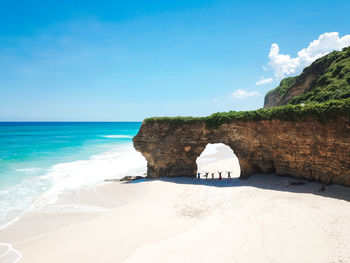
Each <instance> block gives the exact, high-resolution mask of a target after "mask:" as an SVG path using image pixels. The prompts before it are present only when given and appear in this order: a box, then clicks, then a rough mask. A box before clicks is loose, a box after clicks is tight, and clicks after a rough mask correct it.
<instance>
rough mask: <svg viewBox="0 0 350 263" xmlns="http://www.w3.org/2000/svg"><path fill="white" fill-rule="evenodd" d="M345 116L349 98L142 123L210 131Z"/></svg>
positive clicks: (159, 119) (348, 106) (349, 108)
mask: <svg viewBox="0 0 350 263" xmlns="http://www.w3.org/2000/svg"><path fill="white" fill-rule="evenodd" d="M338 116H345V117H347V118H349V119H350V98H348V99H343V100H330V101H327V102H323V103H317V102H311V103H308V104H306V105H300V104H299V105H292V104H287V105H284V106H279V107H274V108H269V109H266V108H262V109H258V110H253V111H229V112H217V113H214V114H212V115H210V116H207V117H154V118H147V119H145V120H144V123H156V122H159V123H164V122H166V123H169V124H172V125H182V124H189V123H196V122H205V123H206V126H207V127H208V128H210V129H213V128H214V129H215V128H218V127H220V126H221V125H222V124H225V123H229V122H232V121H238V120H239V121H255V120H256V121H260V120H273V119H278V120H288V121H293V120H302V119H306V118H308V117H313V118H315V119H317V120H318V121H321V122H324V121H327V120H330V119H335V118H337V117H338Z"/></svg>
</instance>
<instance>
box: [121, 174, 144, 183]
mask: <svg viewBox="0 0 350 263" xmlns="http://www.w3.org/2000/svg"><path fill="white" fill-rule="evenodd" d="M140 179H145V177H143V176H132V175H127V176H124V177H123V178H121V179H120V181H121V182H130V181H135V180H140Z"/></svg>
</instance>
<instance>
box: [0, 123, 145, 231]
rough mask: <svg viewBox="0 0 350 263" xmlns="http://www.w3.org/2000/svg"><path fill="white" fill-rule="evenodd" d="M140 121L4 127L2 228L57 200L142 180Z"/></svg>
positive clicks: (0, 135) (0, 129)
mask: <svg viewBox="0 0 350 263" xmlns="http://www.w3.org/2000/svg"><path fill="white" fill-rule="evenodd" d="M140 126H141V123H140V122H3V123H1V122H0V229H2V228H5V227H6V226H8V225H9V224H11V222H13V221H15V220H17V219H18V218H19V217H20V216H21V215H22V214H23V213H25V212H26V211H28V210H31V209H35V208H38V207H40V206H42V205H45V204H47V203H53V202H55V200H56V198H57V196H58V195H59V194H62V193H64V192H69V191H72V190H75V189H79V188H81V187H86V186H93V185H98V184H102V183H103V182H104V180H105V179H111V178H121V177H123V176H125V175H142V174H144V173H145V172H146V160H145V158H144V157H142V155H141V154H140V153H138V152H136V151H135V149H134V148H133V145H132V138H133V136H135V135H136V134H137V132H138V130H139V128H140Z"/></svg>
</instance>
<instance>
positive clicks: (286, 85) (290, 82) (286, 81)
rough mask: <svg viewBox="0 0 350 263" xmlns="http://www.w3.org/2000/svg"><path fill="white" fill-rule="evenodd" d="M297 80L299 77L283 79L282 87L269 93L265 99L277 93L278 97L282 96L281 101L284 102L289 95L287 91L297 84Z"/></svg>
mask: <svg viewBox="0 0 350 263" xmlns="http://www.w3.org/2000/svg"><path fill="white" fill-rule="evenodd" d="M297 78H298V76H295V77H288V78H284V79H282V80H281V82H280V85H279V86H278V87H277V88H275V89H273V90H270V91H269V92H268V93H266V96H265V97H268V96H270V95H271V94H272V93H275V92H277V93H278V95H279V96H280V99H281V100H282V99H283V98H284V96H285V95H286V94H287V91H288V90H289V89H290V88H291V87H292V86H293V84H294V83H295V80H296V79H297Z"/></svg>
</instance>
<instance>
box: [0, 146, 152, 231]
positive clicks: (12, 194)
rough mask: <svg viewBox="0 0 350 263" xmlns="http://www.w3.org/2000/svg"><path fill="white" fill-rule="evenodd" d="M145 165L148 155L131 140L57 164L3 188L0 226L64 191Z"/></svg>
mask: <svg viewBox="0 0 350 263" xmlns="http://www.w3.org/2000/svg"><path fill="white" fill-rule="evenodd" d="M146 166H147V162H146V160H145V158H144V157H143V156H142V155H141V154H140V153H139V152H137V151H136V150H135V149H134V148H133V146H132V144H131V143H130V144H127V145H119V146H117V147H115V148H113V149H112V150H110V151H108V152H104V153H102V154H98V155H94V156H91V157H90V158H89V159H86V160H79V161H72V162H65V163H59V164H56V165H54V166H52V167H51V168H49V169H48V170H47V172H46V174H44V175H40V176H31V177H30V178H27V179H26V180H24V181H22V182H21V183H19V184H17V185H15V186H12V187H10V188H7V189H4V190H2V191H1V190H0V207H1V208H2V209H1V211H0V229H2V228H5V227H7V226H9V225H10V224H12V223H13V222H15V221H16V220H18V217H19V216H21V215H22V214H23V213H25V212H27V211H29V210H32V209H40V208H41V207H43V206H46V205H51V204H53V203H55V202H56V200H57V198H58V195H60V194H61V193H64V192H70V191H72V190H74V189H79V188H81V187H88V186H93V185H98V184H102V183H104V180H105V179H118V178H122V177H123V176H126V175H142V174H143V173H145V172H146ZM34 169H35V168H28V169H23V172H24V171H25V170H26V171H27V172H29V173H31V172H33V171H34Z"/></svg>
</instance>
